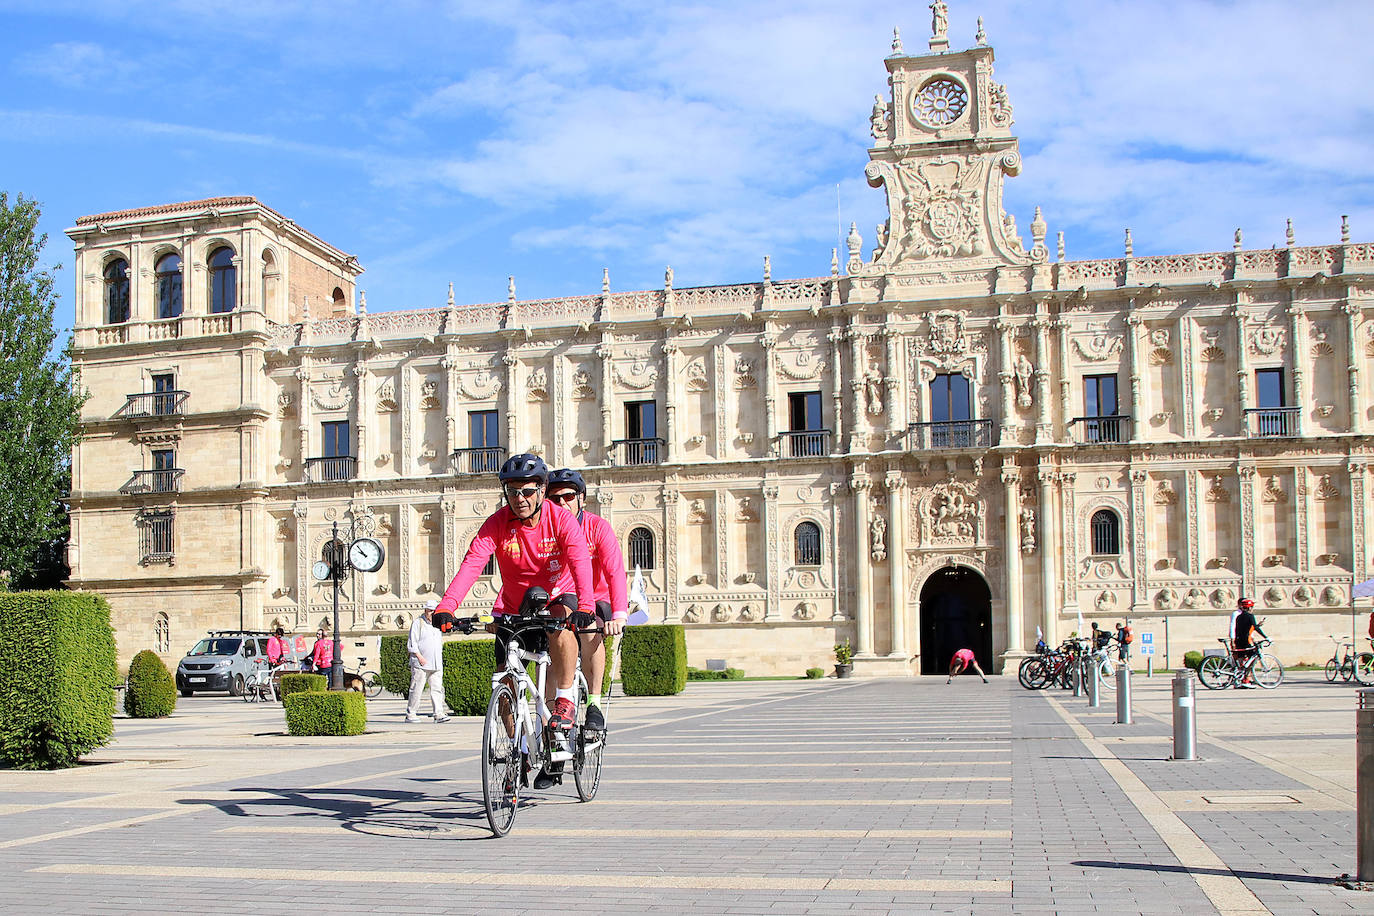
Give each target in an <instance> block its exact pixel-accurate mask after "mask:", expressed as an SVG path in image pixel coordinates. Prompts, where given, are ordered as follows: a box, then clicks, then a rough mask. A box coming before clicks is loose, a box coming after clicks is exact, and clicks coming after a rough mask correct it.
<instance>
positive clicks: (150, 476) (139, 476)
mask: <svg viewBox="0 0 1374 916" xmlns="http://www.w3.org/2000/svg"><path fill="white" fill-rule="evenodd" d="M185 474H186V471H185V470H184V469H182V468H162V469H160V470H156V471H134V476H132V477H130V478H129V480H128V482H127V483H125V484H124V486H122V487H120V488H119V492H121V493H123V494H125V495H126V496H143V495H144V494H147V493H180V492H181V478H182V477H183V476H184V475H185Z"/></svg>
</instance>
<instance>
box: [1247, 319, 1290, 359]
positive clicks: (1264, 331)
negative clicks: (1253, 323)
mask: <svg viewBox="0 0 1374 916" xmlns="http://www.w3.org/2000/svg"><path fill="white" fill-rule="evenodd" d="M1286 340H1287V332H1286V331H1285V330H1284V329H1283V328H1276V327H1274V326H1272V325H1267V324H1266V325H1262V326H1260V327H1258V328H1255V330H1254V331H1253V332H1252V333H1251V334H1250V352H1251V353H1255V354H1257V355H1259V356H1272V355H1274V354H1275V353H1277V352H1278V351H1279V350H1281V349H1283V345H1284V342H1285V341H1286Z"/></svg>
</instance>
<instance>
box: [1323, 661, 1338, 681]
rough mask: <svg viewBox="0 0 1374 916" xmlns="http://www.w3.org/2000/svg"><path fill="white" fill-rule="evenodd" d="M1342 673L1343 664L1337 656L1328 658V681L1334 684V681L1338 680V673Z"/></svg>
mask: <svg viewBox="0 0 1374 916" xmlns="http://www.w3.org/2000/svg"><path fill="white" fill-rule="evenodd" d="M1340 673H1341V665H1340V663H1339V662H1337V661H1336V659H1335V658H1328V659H1327V660H1326V680H1327V683H1332V684H1334V683H1335V682H1336V675H1338V674H1340Z"/></svg>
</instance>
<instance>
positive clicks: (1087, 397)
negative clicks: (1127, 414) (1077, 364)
mask: <svg viewBox="0 0 1374 916" xmlns="http://www.w3.org/2000/svg"><path fill="white" fill-rule="evenodd" d="M1083 416H1085V417H1114V416H1116V376H1115V375H1085V376H1083Z"/></svg>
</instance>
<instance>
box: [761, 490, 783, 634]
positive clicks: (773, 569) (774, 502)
mask: <svg viewBox="0 0 1374 916" xmlns="http://www.w3.org/2000/svg"><path fill="white" fill-rule="evenodd" d="M778 493H779V488H778V479H777V478H776V477H774V476H772V475H770V476H769V477H767V478H765V480H764V484H763V525H764V528H763V543H764V547H765V549H767V551H768V600H767V602H766V604H765V605H764V609H763V619H764V620H777V619H778V618H779V617H780V616H781V607H782V552H783V551H784V550H785V549H786V545H785V544H783V538H782V528H781V525H780V524H779V523H778Z"/></svg>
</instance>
